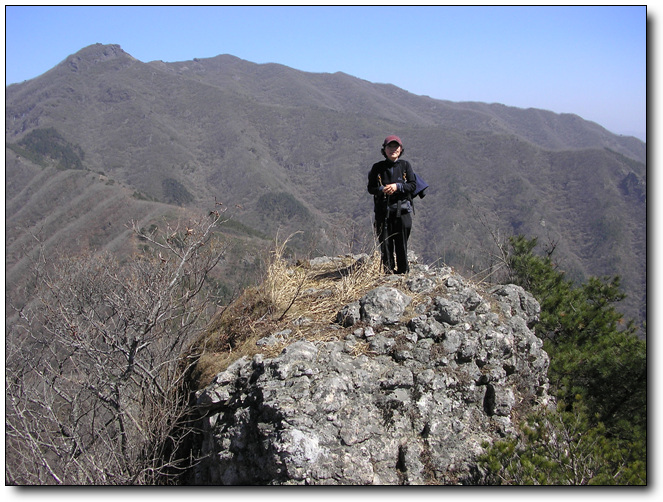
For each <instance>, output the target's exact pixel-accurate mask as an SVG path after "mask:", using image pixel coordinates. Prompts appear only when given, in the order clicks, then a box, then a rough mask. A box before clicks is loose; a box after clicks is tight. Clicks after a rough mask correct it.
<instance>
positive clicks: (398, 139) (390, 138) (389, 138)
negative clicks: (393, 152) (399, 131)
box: [382, 134, 403, 147]
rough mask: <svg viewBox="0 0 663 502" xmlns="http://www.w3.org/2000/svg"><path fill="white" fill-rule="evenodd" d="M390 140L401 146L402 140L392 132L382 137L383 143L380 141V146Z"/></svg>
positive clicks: (385, 144)
mask: <svg viewBox="0 0 663 502" xmlns="http://www.w3.org/2000/svg"><path fill="white" fill-rule="evenodd" d="M392 141H395V142H396V143H398V144H399V145H401V147H402V146H403V142H402V141H401V138H399V137H398V136H394V135H393V134H392V135H391V136H387V137H386V138H385V139H384V143H382V146H387V145H388V144H389V143H391V142H392Z"/></svg>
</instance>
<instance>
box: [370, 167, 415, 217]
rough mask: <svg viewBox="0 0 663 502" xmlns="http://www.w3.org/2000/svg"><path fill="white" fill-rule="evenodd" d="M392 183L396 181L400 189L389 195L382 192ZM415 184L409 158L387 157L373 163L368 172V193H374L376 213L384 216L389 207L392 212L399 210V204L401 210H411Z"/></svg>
mask: <svg viewBox="0 0 663 502" xmlns="http://www.w3.org/2000/svg"><path fill="white" fill-rule="evenodd" d="M391 183H396V184H397V185H398V190H397V191H396V192H395V193H393V194H392V195H389V196H387V195H385V194H384V193H383V192H382V187H383V186H385V185H389V184H391ZM415 186H416V181H415V178H414V171H413V170H412V166H411V165H410V163H409V162H408V161H407V160H403V159H398V160H397V161H396V162H391V161H390V160H386V159H385V160H383V161H381V162H377V163H375V164H373V167H371V170H370V172H369V173H368V193H370V194H371V195H373V202H374V205H375V207H374V209H375V213H376V215H378V214H379V215H381V216H384V215H385V211H386V210H387V207H389V208H390V213H392V212H396V211H398V209H399V206H400V212H405V213H407V212H410V211H411V207H412V206H411V204H410V200H411V198H412V193H413V192H414V188H415Z"/></svg>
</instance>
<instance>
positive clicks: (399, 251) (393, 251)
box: [375, 213, 412, 274]
mask: <svg viewBox="0 0 663 502" xmlns="http://www.w3.org/2000/svg"><path fill="white" fill-rule="evenodd" d="M385 223H386V226H385ZM411 230H412V215H411V214H410V213H401V215H400V217H396V215H392V216H389V217H388V218H387V219H386V221H385V218H384V216H380V215H378V214H376V218H375V231H376V233H377V236H378V239H379V241H380V251H381V253H382V266H383V268H384V271H385V273H388V274H389V273H390V274H393V273H396V274H405V273H407V271H408V270H409V266H408V263H407V241H408V239H409V238H410V231H411ZM394 255H395V257H396V259H395V260H394Z"/></svg>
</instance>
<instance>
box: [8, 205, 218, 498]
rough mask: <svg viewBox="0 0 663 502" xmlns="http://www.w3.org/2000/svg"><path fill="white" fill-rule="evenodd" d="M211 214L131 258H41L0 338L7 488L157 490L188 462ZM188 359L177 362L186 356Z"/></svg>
mask: <svg viewBox="0 0 663 502" xmlns="http://www.w3.org/2000/svg"><path fill="white" fill-rule="evenodd" d="M222 222H223V214H222V213H219V212H216V211H214V212H212V213H210V214H209V215H205V216H201V217H200V218H198V220H196V221H192V222H189V223H187V224H181V225H176V226H173V225H169V224H165V223H164V228H163V231H158V230H154V231H152V232H150V233H148V232H146V231H144V230H141V229H139V228H138V226H137V225H136V224H133V223H132V228H133V230H134V232H135V236H136V239H137V243H139V246H137V247H138V248H139V249H140V251H138V250H137V252H136V253H135V254H134V256H133V257H132V258H131V259H129V260H128V261H126V262H125V263H120V262H119V261H118V260H117V259H116V258H114V257H113V256H111V255H109V254H94V253H86V254H82V255H77V256H62V257H58V258H57V259H55V258H54V259H43V260H42V261H41V262H40V263H39V264H38V266H36V267H35V271H34V272H35V276H36V278H37V284H38V288H37V292H36V296H35V298H33V301H32V302H31V303H30V304H29V305H28V306H27V307H25V308H23V309H21V311H20V312H19V315H18V319H19V320H18V322H16V323H14V324H13V325H12V326H10V327H8V330H7V334H6V410H5V411H6V471H5V478H6V482H7V483H9V484H22V485H35V484H39V485H42V484H95V485H99V484H132V485H134V484H164V483H170V482H173V481H174V480H175V479H176V477H177V475H178V473H179V472H180V471H181V470H182V469H184V468H186V464H187V462H186V461H184V460H183V459H182V458H180V447H181V445H182V444H183V442H185V441H186V440H187V434H188V432H190V431H188V430H187V412H188V410H189V393H188V392H187V386H186V378H187V374H188V371H189V369H190V365H191V364H193V362H194V361H195V359H196V357H197V354H195V353H192V352H191V351H190V345H191V343H192V341H193V340H194V339H196V337H197V336H198V335H199V333H200V330H201V329H202V328H203V327H204V326H205V325H206V324H207V322H208V319H209V316H210V313H211V310H210V305H209V299H208V296H207V295H206V294H201V292H203V291H204V288H205V285H206V277H207V275H208V274H209V273H210V271H211V270H212V269H213V268H214V266H215V265H216V264H217V263H218V261H219V259H220V258H221V256H222V254H223V252H224V246H223V244H221V243H220V242H219V241H218V240H217V239H216V237H215V234H214V229H215V228H216V227H217V226H218V225H219V224H220V223H222ZM184 355H186V357H183V356H184Z"/></svg>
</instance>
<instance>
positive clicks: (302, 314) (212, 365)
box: [193, 241, 384, 387]
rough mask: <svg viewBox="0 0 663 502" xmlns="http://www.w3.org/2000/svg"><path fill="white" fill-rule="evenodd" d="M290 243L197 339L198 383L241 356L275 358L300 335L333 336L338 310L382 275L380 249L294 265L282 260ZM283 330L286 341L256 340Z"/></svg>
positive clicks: (313, 337)
mask: <svg viewBox="0 0 663 502" xmlns="http://www.w3.org/2000/svg"><path fill="white" fill-rule="evenodd" d="M286 244H287V241H286V242H284V243H283V244H281V245H277V246H276V247H275V250H274V251H273V252H272V257H271V260H270V263H269V265H268V267H267V271H266V274H265V280H264V281H263V282H262V284H260V285H258V286H257V287H254V288H249V289H247V290H246V291H244V293H243V294H242V295H241V296H240V297H239V298H238V299H237V300H235V301H234V302H233V303H232V304H231V305H229V306H228V307H226V308H225V309H224V310H223V311H222V312H221V313H220V314H218V315H217V316H216V318H215V319H214V320H213V321H212V323H211V324H210V326H209V328H208V329H207V330H206V332H205V333H204V334H203V336H201V337H200V338H199V340H198V342H197V343H196V345H195V350H194V352H196V353H197V354H198V362H197V365H196V370H195V372H194V375H193V378H194V380H195V381H196V385H197V386H198V387H202V386H205V385H207V384H208V383H209V382H210V381H211V379H212V378H213V377H214V376H215V375H216V374H217V373H219V372H220V371H223V370H224V369H226V368H227V367H228V366H229V365H230V364H232V362H234V361H236V360H237V359H239V358H240V357H242V356H247V357H253V355H255V354H257V353H262V354H264V355H265V357H268V358H271V357H275V356H277V355H278V354H279V353H280V352H281V350H282V349H283V346H285V345H287V344H289V343H292V341H294V340H297V339H303V338H306V339H307V340H311V341H319V340H332V339H335V338H336V336H335V335H334V334H333V332H330V331H329V330H328V329H326V327H328V326H329V324H330V323H333V322H334V321H335V319H336V314H337V313H338V311H339V310H340V309H341V308H343V307H344V306H345V305H347V304H348V303H350V302H353V301H355V300H357V299H358V298H360V297H361V296H363V295H364V294H365V293H366V292H368V291H370V290H371V289H373V288H375V287H376V286H377V285H378V284H379V282H380V280H381V279H383V278H384V275H383V273H382V271H381V263H380V253H379V250H377V251H375V252H374V253H373V254H372V255H371V256H365V255H364V256H363V257H362V258H361V259H359V260H358V259H356V257H352V256H345V257H336V258H332V259H329V260H326V261H324V260H323V261H321V262H319V263H318V262H315V263H314V264H312V261H306V262H299V263H297V264H292V263H290V262H289V261H288V260H286V259H285V258H284V252H285V249H286ZM285 329H288V330H290V333H289V334H288V336H287V339H284V341H283V343H277V344H274V345H269V346H263V347H261V346H258V345H257V344H256V342H257V341H258V340H260V339H261V338H264V337H267V336H269V335H271V334H275V333H278V332H280V331H283V330H285Z"/></svg>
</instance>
